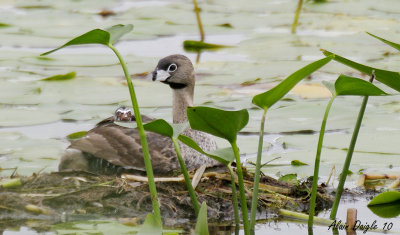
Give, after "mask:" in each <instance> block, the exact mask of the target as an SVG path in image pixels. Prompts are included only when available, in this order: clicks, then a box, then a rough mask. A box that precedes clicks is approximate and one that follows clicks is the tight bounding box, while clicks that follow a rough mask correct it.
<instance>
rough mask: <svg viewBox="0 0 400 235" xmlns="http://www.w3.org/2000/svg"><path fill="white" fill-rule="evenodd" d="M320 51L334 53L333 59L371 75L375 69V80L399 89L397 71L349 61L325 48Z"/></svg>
mask: <svg viewBox="0 0 400 235" xmlns="http://www.w3.org/2000/svg"><path fill="white" fill-rule="evenodd" d="M322 52H323V53H324V54H325V55H326V56H332V55H334V56H335V57H334V58H333V59H334V60H336V61H337V62H339V63H342V64H344V65H347V66H349V67H351V68H353V69H356V70H358V71H360V72H362V73H365V74H368V75H371V74H372V71H373V70H375V76H376V80H378V81H380V82H381V83H383V84H385V85H386V86H388V87H390V88H393V89H395V90H396V91H400V74H399V73H398V72H393V71H388V70H382V69H377V68H372V67H369V66H366V65H363V64H359V63H356V62H354V61H351V60H349V59H346V58H344V57H341V56H339V55H336V54H333V53H332V52H329V51H326V50H322Z"/></svg>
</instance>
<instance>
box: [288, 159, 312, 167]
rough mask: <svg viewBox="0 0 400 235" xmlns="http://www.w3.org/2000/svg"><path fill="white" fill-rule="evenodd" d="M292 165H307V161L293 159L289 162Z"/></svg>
mask: <svg viewBox="0 0 400 235" xmlns="http://www.w3.org/2000/svg"><path fill="white" fill-rule="evenodd" d="M290 164H291V165H292V166H307V165H308V164H307V163H304V162H301V161H299V160H293V161H291V162H290Z"/></svg>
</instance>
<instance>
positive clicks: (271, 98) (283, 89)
mask: <svg viewBox="0 0 400 235" xmlns="http://www.w3.org/2000/svg"><path fill="white" fill-rule="evenodd" d="M332 59H333V56H330V57H326V58H323V59H320V60H317V61H315V62H313V63H311V64H309V65H307V66H305V67H303V68H301V69H299V70H297V71H296V72H294V73H292V74H291V75H290V76H289V77H287V78H286V79H285V80H283V81H282V82H281V83H279V84H278V85H277V86H275V87H274V88H272V89H271V90H269V91H266V92H264V93H261V94H258V95H256V96H254V97H253V100H252V102H253V104H255V105H257V106H258V107H260V108H262V109H268V108H270V107H271V106H272V105H274V104H275V103H276V102H278V101H279V100H280V99H281V98H282V97H283V96H285V95H286V94H287V93H288V92H289V91H290V90H291V89H292V88H293V87H294V86H295V85H296V84H297V83H298V82H300V81H301V80H302V79H303V78H305V77H307V76H308V75H310V74H311V73H313V72H314V71H316V70H318V69H320V68H321V67H322V66H324V65H325V64H327V63H328V62H329V61H331V60H332Z"/></svg>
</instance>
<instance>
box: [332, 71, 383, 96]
mask: <svg viewBox="0 0 400 235" xmlns="http://www.w3.org/2000/svg"><path fill="white" fill-rule="evenodd" d="M335 90H336V94H337V95H362V96H380V95H387V93H385V92H384V91H382V90H381V89H379V88H378V87H376V86H375V85H374V84H372V83H370V82H367V81H365V80H362V79H359V78H355V77H349V76H346V75H343V74H342V75H340V76H339V78H338V79H337V80H336V82H335Z"/></svg>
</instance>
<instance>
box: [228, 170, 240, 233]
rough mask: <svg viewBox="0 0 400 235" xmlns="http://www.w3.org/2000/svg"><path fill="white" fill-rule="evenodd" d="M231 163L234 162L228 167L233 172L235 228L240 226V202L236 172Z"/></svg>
mask: <svg viewBox="0 0 400 235" xmlns="http://www.w3.org/2000/svg"><path fill="white" fill-rule="evenodd" d="M231 164H232V163H229V164H228V165H227V166H226V167H228V170H229V173H230V174H231V186H232V201H233V211H234V213H235V228H240V227H239V226H240V218H239V203H238V200H237V192H236V183H235V182H236V180H235V173H233V170H232V166H231Z"/></svg>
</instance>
